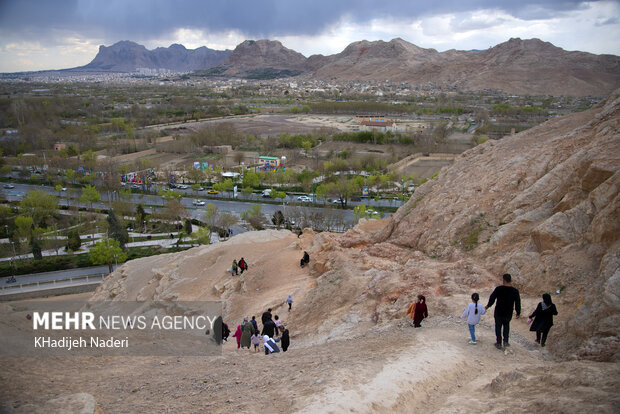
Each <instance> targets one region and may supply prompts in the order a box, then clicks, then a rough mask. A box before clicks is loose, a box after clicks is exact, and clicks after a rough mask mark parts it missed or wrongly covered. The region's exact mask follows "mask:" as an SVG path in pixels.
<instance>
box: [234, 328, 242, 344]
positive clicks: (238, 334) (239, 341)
mask: <svg viewBox="0 0 620 414" xmlns="http://www.w3.org/2000/svg"><path fill="white" fill-rule="evenodd" d="M233 338H236V339H237V349H239V348H241V325H237V330H236V331H235V334H234V335H233Z"/></svg>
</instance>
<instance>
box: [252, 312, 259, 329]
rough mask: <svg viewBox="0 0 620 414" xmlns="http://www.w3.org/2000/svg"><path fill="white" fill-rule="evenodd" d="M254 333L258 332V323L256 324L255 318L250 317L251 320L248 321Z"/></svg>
mask: <svg viewBox="0 0 620 414" xmlns="http://www.w3.org/2000/svg"><path fill="white" fill-rule="evenodd" d="M250 323H251V324H252V326H253V327H254V330H255V331H258V323H257V322H256V316H254V315H252V320H251V321H250Z"/></svg>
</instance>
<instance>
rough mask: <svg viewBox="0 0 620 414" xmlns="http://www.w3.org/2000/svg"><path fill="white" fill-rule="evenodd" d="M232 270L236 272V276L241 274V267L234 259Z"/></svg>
mask: <svg viewBox="0 0 620 414" xmlns="http://www.w3.org/2000/svg"><path fill="white" fill-rule="evenodd" d="M231 269H232V271H233V272H235V275H238V274H239V265H237V260H235V259H233V262H232V267H231ZM231 273H232V272H231Z"/></svg>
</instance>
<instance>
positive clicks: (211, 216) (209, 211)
mask: <svg viewBox="0 0 620 414" xmlns="http://www.w3.org/2000/svg"><path fill="white" fill-rule="evenodd" d="M218 213H219V209H218V208H217V206H216V205H215V204H213V203H209V204H207V206H206V207H205V214H204V218H203V220H204V222H205V223H206V225H207V227H208V228H209V230H211V231H214V230H215V227H216V226H217V216H218Z"/></svg>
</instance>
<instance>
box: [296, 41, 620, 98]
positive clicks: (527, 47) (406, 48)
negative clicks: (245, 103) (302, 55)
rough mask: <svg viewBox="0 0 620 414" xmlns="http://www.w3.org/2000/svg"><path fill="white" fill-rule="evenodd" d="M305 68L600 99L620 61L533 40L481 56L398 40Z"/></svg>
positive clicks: (343, 75) (362, 45) (616, 81)
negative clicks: (423, 46)
mask: <svg viewBox="0 0 620 414" xmlns="http://www.w3.org/2000/svg"><path fill="white" fill-rule="evenodd" d="M308 67H309V69H310V70H311V71H312V72H313V76H314V77H316V78H319V79H339V80H376V81H384V80H386V79H389V80H391V81H397V82H409V84H410V85H412V86H414V87H428V86H429V85H433V87H439V88H457V89H460V90H481V89H496V90H501V91H505V92H508V93H518V94H537V95H545V94H549V95H569V96H582V95H605V94H607V93H609V92H611V91H612V90H613V89H615V88H617V87H618V86H619V85H620V57H618V56H612V55H593V54H590V53H584V52H567V51H565V50H563V49H561V48H558V47H555V46H553V45H552V44H551V43H548V42H543V41H541V40H539V39H527V40H521V39H518V38H517V39H510V40H509V41H507V42H504V43H501V44H499V45H497V46H495V47H493V48H490V49H488V50H485V51H482V52H475V51H457V50H448V51H445V52H437V51H436V50H435V49H424V48H420V47H418V46H415V45H413V44H411V43H408V42H406V41H404V40H402V39H393V40H391V41H390V42H383V41H376V42H367V41H362V42H355V43H352V44H350V45H349V46H347V48H346V49H345V50H344V51H343V52H341V53H338V54H336V55H331V56H327V57H325V56H320V55H319V56H311V57H310V58H309V59H308Z"/></svg>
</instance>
